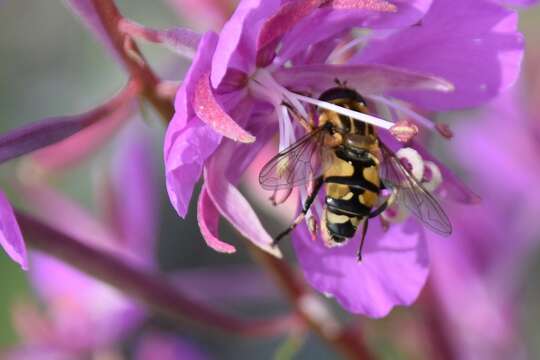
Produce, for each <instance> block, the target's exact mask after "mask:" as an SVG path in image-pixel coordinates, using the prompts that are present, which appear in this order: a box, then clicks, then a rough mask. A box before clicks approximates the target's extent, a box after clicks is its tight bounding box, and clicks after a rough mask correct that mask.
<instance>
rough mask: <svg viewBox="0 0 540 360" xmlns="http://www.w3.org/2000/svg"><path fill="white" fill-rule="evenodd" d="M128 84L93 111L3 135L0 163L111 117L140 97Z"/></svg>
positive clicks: (33, 125)
mask: <svg viewBox="0 0 540 360" xmlns="http://www.w3.org/2000/svg"><path fill="white" fill-rule="evenodd" d="M137 92H138V89H137V87H136V86H135V84H133V83H130V84H128V85H127V86H126V87H125V88H124V89H123V90H122V91H121V92H120V93H119V94H118V95H116V96H115V97H113V98H111V99H110V100H109V101H107V102H106V103H104V104H102V105H100V106H98V107H96V108H95V109H93V110H90V111H88V112H85V113H83V114H78V115H74V116H63V117H55V118H47V119H43V120H39V121H36V122H35V123H32V124H28V125H24V126H21V127H19V128H17V129H14V130H11V131H9V132H7V133H5V134H2V135H0V163H2V162H4V161H7V160H11V159H13V158H16V157H17V156H21V155H24V154H27V153H29V152H32V151H34V150H37V149H40V148H43V147H45V146H48V145H51V144H54V143H56V142H58V141H61V140H63V139H65V138H67V137H69V136H71V135H73V134H75V133H77V132H78V131H80V130H82V129H84V128H86V127H88V126H90V125H93V124H96V123H98V122H100V121H102V120H104V119H107V117H108V116H111V115H112V114H113V113H114V112H115V111H117V110H118V108H122V107H124V106H125V105H127V104H128V103H129V102H130V101H131V100H132V99H133V97H134V96H135V95H136V94H137Z"/></svg>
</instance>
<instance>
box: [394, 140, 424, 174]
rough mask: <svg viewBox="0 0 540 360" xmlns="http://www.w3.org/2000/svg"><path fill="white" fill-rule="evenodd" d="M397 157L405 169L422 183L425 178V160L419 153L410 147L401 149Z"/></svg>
mask: <svg viewBox="0 0 540 360" xmlns="http://www.w3.org/2000/svg"><path fill="white" fill-rule="evenodd" d="M396 156H397V157H398V159H399V160H400V161H401V163H402V164H403V166H404V167H405V169H407V170H408V171H409V172H410V173H411V174H412V176H414V178H415V179H416V180H418V181H422V179H423V178H424V168H425V166H424V160H423V159H422V156H420V154H419V153H418V151H416V150H414V149H413V148H410V147H404V148H401V149H399V151H398V152H397V153H396Z"/></svg>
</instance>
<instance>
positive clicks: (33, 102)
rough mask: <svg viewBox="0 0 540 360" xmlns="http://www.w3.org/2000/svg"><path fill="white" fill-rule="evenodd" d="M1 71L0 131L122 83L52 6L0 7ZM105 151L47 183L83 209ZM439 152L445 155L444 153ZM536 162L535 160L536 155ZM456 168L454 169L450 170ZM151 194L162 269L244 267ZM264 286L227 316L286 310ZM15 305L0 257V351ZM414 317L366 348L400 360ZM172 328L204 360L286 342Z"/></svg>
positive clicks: (537, 17) (310, 354)
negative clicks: (402, 330) (402, 332)
mask: <svg viewBox="0 0 540 360" xmlns="http://www.w3.org/2000/svg"><path fill="white" fill-rule="evenodd" d="M117 3H118V5H119V7H120V8H121V10H122V12H123V13H124V14H125V15H126V16H128V17H130V18H131V19H134V20H135V21H138V22H140V23H143V24H145V25H148V26H152V27H157V28H164V27H169V26H177V25H182V24H186V20H185V19H183V18H182V16H181V14H179V13H178V12H175V11H173V10H172V9H171V7H169V6H168V3H167V2H166V1H160V0H156V1H147V0H118V1H117ZM520 22H521V25H520V27H521V29H522V31H523V32H524V33H525V36H526V39H527V51H526V61H525V67H524V72H523V79H522V81H521V83H520V84H519V86H521V87H522V88H523V89H525V90H524V92H523V94H524V95H523V97H524V99H523V100H524V106H527V105H526V104H527V102H529V104H533V103H534V102H536V103H538V102H540V94H538V93H536V94H535V93H534V91H533V89H534V86H533V82H534V81H536V82H538V78H540V25H539V24H540V7H536V8H532V9H527V10H526V11H523V12H522V14H521V21H520ZM197 23H198V24H199V26H201V27H202V26H203V25H201V24H204V23H205V20H204V19H197ZM142 50H143V53H144V54H145V55H146V56H147V57H148V59H149V62H150V63H151V64H152V65H153V66H154V68H155V69H157V71H158V72H159V74H160V75H161V76H162V77H163V78H169V79H178V80H179V79H181V77H182V74H183V73H184V71H185V70H186V68H187V66H188V65H189V63H188V62H187V61H186V60H184V59H182V58H180V57H178V56H176V55H175V54H172V53H171V52H169V51H168V50H166V49H163V48H160V47H158V46H154V45H147V44H142ZM464 56H466V55H464ZM0 69H1V70H0V132H4V131H6V130H8V129H11V128H13V127H15V126H19V125H21V124H25V123H29V122H31V121H34V120H37V119H41V118H44V117H48V116H54V115H60V114H72V113H78V112H81V111H83V110H86V109H89V108H91V107H93V106H95V105H96V104H99V103H101V102H102V101H103V100H105V99H107V98H108V97H109V96H110V95H111V94H113V93H114V92H115V91H116V90H118V89H119V88H120V87H121V86H122V85H123V84H124V83H125V81H126V75H125V73H124V72H122V69H120V67H119V66H118V65H117V64H116V63H115V62H114V61H113V59H112V58H111V57H110V56H109V55H108V54H107V53H106V51H105V50H104V49H103V48H102V46H101V45H100V44H99V43H98V42H97V41H96V40H95V39H94V38H93V37H92V35H91V34H90V33H89V32H88V31H87V30H86V29H85V27H84V26H82V25H81V23H80V22H79V20H78V19H77V18H76V17H74V16H73V14H72V13H71V12H70V11H69V10H68V9H67V8H66V7H65V6H64V4H63V3H62V1H60V0H49V1H20V0H2V1H0ZM538 89H539V88H538V85H536V90H537V91H538ZM531 107H532V105H531ZM537 110H538V111H540V110H539V109H538V108H537ZM144 114H145V115H144V119H142V121H144V123H145V124H146V126H147V127H148V131H149V132H151V133H152V134H153V135H154V137H155V139H156V141H155V145H156V146H155V149H154V153H153V156H154V158H155V165H156V174H157V176H159V183H160V184H164V182H163V176H162V158H161V149H160V146H159V145H160V137H161V136H162V134H163V131H164V129H163V126H162V123H161V122H160V120H159V119H158V117H157V116H156V115H155V114H154V113H153V112H152V111H151V110H150V109H149V108H148V109H146V111H145V112H144ZM468 115H469V114H468ZM454 118H457V119H458V121H459V116H455V114H453V119H454ZM538 120H539V121H540V117H538ZM501 146H509V144H501ZM113 147H114V139H113V140H112V141H111V142H109V143H108V144H107V146H104V147H103V148H102V149H101V150H100V151H99V152H97V153H96V154H95V155H93V156H92V157H91V159H90V160H88V161H86V162H84V163H83V164H81V165H80V166H76V167H74V168H73V169H71V170H69V171H68V172H66V173H65V174H64V175H62V176H61V177H58V178H57V179H55V185H56V186H57V187H58V188H60V189H62V190H63V191H65V192H66V193H67V194H69V196H71V197H73V198H74V199H76V200H78V201H80V202H81V203H83V204H86V206H89V207H91V206H92V199H93V195H92V192H91V189H92V186H93V182H94V181H95V180H96V178H98V177H99V173H100V172H102V171H103V169H104V168H107V167H108V166H109V165H108V163H109V157H110V153H111V151H112V148H113ZM439 150H440V151H441V152H442V154H443V156H444V147H442V148H441V149H439ZM537 157H538V161H540V154H537ZM459 170H460V169H459V168H456V171H457V172H458V173H459ZM18 172H20V168H19V167H18V166H17V162H16V161H12V162H10V163H7V164H4V165H2V166H1V167H0V187H1V188H2V189H5V190H6V192H7V194H8V195H9V196H10V199H11V200H13V202H14V204H15V205H16V206H21V207H28V206H31V204H29V203H23V202H22V200H21V199H19V198H18V197H17V194H16V192H15V191H14V189H13V187H12V182H11V179H12V178H13V176H20V174H19V173H18ZM462 175H464V176H465V174H462ZM22 176H24V174H23V175H22ZM464 180H467V179H466V178H465V179H464ZM538 186H540V184H538ZM528 190H529V191H534V190H535V189H528ZM159 191H160V192H161V204H162V206H161V208H160V209H159V214H160V232H159V246H158V248H157V249H156V252H157V256H158V259H159V263H160V266H161V268H162V269H163V270H164V271H179V270H193V269H207V268H209V267H213V268H218V269H220V268H221V269H225V270H224V271H226V269H227V267H228V266H234V265H240V266H250V264H251V260H250V258H249V256H248V254H246V253H245V251H239V252H237V253H236V254H235V255H233V256H224V255H220V254H218V253H216V252H214V251H212V250H211V249H209V248H208V247H207V246H206V245H205V243H204V241H203V239H202V237H201V235H200V234H199V231H198V227H197V225H196V219H195V214H194V211H190V215H189V216H188V217H187V219H186V220H185V221H182V220H180V219H179V218H178V217H177V215H176V214H175V213H174V210H173V209H172V207H171V206H170V205H169V203H168V200H167V199H166V195H165V192H164V188H163V186H162V187H160V189H159ZM501 191H504V190H503V189H502V190H501ZM535 191H540V190H538V189H536V190H535ZM516 206H519V204H517V205H516ZM265 219H266V220H265V225H267V226H268V229H269V231H270V232H271V233H276V232H277V231H278V230H280V229H281V228H282V227H283V223H282V222H281V221H280V220H278V219H277V218H273V217H272V215H269V216H266V217H265ZM224 228H225V231H224V237H225V238H226V241H229V239H230V241H231V242H232V243H238V241H237V240H236V239H235V235H233V232H232V231H230V229H228V228H227V227H226V226H224ZM511 240H512V239H509V241H511ZM538 243H539V244H540V234H538ZM285 249H286V256H287V257H288V258H289V259H294V256H292V254H291V251H290V247H289V246H288V245H286V246H285ZM529 259H530V260H531V261H530V263H528V264H527V265H526V268H527V271H526V274H527V275H526V278H525V279H516V281H520V282H522V284H521V285H520V286H521V289H522V290H521V291H522V292H523V294H524V299H525V301H524V302H522V303H520V304H519V306H520V309H519V314H520V320H519V326H520V327H521V330H522V332H523V334H524V335H525V342H526V345H527V347H528V349H529V351H530V355H531V358H540V307H539V306H538V304H540V282H539V281H538V278H539V276H540V252H536V253H534V254H532V255H531V256H530V257H529ZM261 276H264V275H261ZM263 279H264V277H263ZM51 281H54V279H51ZM267 281H268V283H269V285H268V289H267V292H268V294H270V295H271V296H267V297H263V298H261V299H256V300H253V301H249V302H243V303H242V305H241V306H240V305H230V306H231V307H233V310H234V311H237V312H239V313H244V314H253V315H256V314H266V313H268V312H276V313H279V312H280V311H282V310H284V309H287V305H286V304H285V303H284V302H283V301H282V300H279V296H277V294H276V293H274V291H273V289H272V286H271V285H270V281H269V280H267ZM225 289H226V287H224V291H225ZM272 294H273V295H272ZM18 302H38V300H37V299H36V298H35V295H34V293H33V291H32V289H31V286H30V284H29V282H28V280H27V278H26V276H25V273H24V272H22V271H21V270H20V268H19V267H18V266H17V265H16V264H14V263H13V262H11V261H10V260H9V259H8V258H7V256H5V255H4V254H0V348H7V347H10V346H13V345H14V344H16V343H17V341H18V338H17V335H16V333H15V331H14V328H13V325H12V319H11V309H12V307H13V305H14V304H15V303H18ZM334 307H335V310H336V311H337V312H338V314H339V316H340V317H341V318H343V319H345V320H346V319H348V318H350V315H348V314H346V313H344V312H343V311H341V310H340V309H339V307H337V306H334ZM415 316H417V314H416V310H415V307H412V308H398V309H395V310H394V311H393V312H392V313H391V315H390V316H389V317H387V318H386V319H384V320H377V321H375V320H367V319H366V320H364V322H365V324H366V328H367V329H370V330H368V331H367V333H366V336H367V337H368V341H369V342H370V343H371V344H372V345H374V348H375V349H377V350H376V351H377V353H379V354H380V355H384V356H385V357H386V358H388V359H391V358H407V354H406V351H405V350H403V347H401V345H400V344H396V343H395V342H394V341H393V340H392V339H391V338H390V336H389V334H392V333H393V332H396V331H398V332H399V330H396V325H395V324H399V323H400V322H402V321H403V319H408V318H411V317H413V318H414V317H415ZM156 321H162V320H159V319H158V320H156ZM397 328H398V329H399V327H397ZM174 331H176V332H178V334H180V335H181V336H183V337H184V338H186V339H188V340H189V341H192V342H193V343H194V344H195V345H196V346H199V347H200V348H202V349H203V351H205V352H207V354H208V356H209V357H210V358H221V359H238V358H258V359H266V358H271V357H272V356H274V355H275V352H276V349H277V348H279V346H280V344H281V343H283V341H285V339H283V338H272V339H269V340H262V339H255V340H253V339H242V338H238V337H228V336H224V335H220V334H216V333H205V332H204V331H201V330H200V329H190V328H175V329H174ZM398 336H399V334H398ZM305 341H306V343H305V344H304V345H303V346H302V347H301V349H300V350H299V352H298V353H297V354H296V357H297V358H306V359H307V358H310V359H315V358H319V359H327V358H330V357H335V356H336V355H335V353H334V352H333V351H332V350H330V349H328V348H327V347H326V345H324V344H322V343H321V342H320V341H319V340H318V339H317V338H316V337H315V336H312V335H310V336H309V337H308V338H307V339H306V340H305Z"/></svg>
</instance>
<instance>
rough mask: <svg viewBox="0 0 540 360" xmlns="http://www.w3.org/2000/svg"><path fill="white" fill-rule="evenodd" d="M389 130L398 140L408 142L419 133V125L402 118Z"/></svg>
mask: <svg viewBox="0 0 540 360" xmlns="http://www.w3.org/2000/svg"><path fill="white" fill-rule="evenodd" d="M389 131H390V134H392V136H393V137H395V138H396V140H398V141H399V142H402V143H406V142H409V141H410V140H411V139H412V138H414V137H415V136H416V135H417V134H418V126H416V124H414V123H412V122H410V121H409V120H405V119H402V120H399V121H398V122H396V124H395V125H394V126H392V127H391V128H390V130H389Z"/></svg>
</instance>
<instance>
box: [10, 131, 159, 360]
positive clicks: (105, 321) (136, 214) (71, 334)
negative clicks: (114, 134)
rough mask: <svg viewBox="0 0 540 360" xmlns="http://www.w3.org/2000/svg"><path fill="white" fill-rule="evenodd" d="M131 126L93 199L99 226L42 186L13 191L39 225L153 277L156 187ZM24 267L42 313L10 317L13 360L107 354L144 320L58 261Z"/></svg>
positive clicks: (39, 259) (141, 137)
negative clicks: (16, 335)
mask: <svg viewBox="0 0 540 360" xmlns="http://www.w3.org/2000/svg"><path fill="white" fill-rule="evenodd" d="M138 126H139V127H137V128H134V127H130V128H129V129H127V130H128V131H127V132H126V133H124V134H123V136H122V137H121V139H120V141H119V143H118V144H117V145H118V151H117V152H116V154H115V156H114V157H113V161H112V165H113V166H111V172H110V173H109V174H107V175H106V177H107V178H108V179H109V180H108V181H107V182H106V183H105V188H106V189H108V190H107V191H106V192H105V193H106V196H105V197H103V199H101V200H104V199H106V202H103V201H101V205H102V206H101V208H102V213H103V214H104V215H106V219H105V220H106V221H101V220H100V219H98V218H96V217H95V216H94V215H92V214H90V213H89V211H88V210H86V209H83V208H81V206H80V205H78V204H77V203H75V202H74V201H73V200H70V199H68V198H66V197H65V196H63V195H61V194H60V193H58V192H56V191H55V190H53V189H52V188H49V187H47V186H46V185H40V184H31V183H30V184H27V185H21V189H20V190H21V194H23V195H24V196H25V197H27V199H28V200H31V201H32V205H33V211H34V212H35V216H36V217H37V218H39V219H41V220H42V221H43V222H45V223H47V224H49V225H50V226H52V227H55V228H57V229H58V230H61V231H63V232H65V233H66V234H68V235H70V236H73V237H75V238H77V239H80V240H81V241H84V242H87V243H89V244H92V245H93V246H96V247H98V248H101V249H104V250H107V251H110V252H112V253H113V254H116V255H118V256H120V257H122V258H123V259H125V260H126V261H129V262H132V263H134V264H137V266H139V267H145V268H147V269H149V270H153V269H155V268H156V265H155V260H154V252H155V249H154V246H155V244H156V240H157V239H156V234H157V227H156V226H157V212H156V205H157V203H156V201H157V198H156V191H155V189H156V188H157V185H156V182H155V181H154V180H153V179H152V174H153V173H155V171H154V170H153V162H154V161H153V160H152V156H151V153H152V149H151V147H150V143H149V138H148V137H147V136H145V134H144V132H147V131H148V129H141V128H140V127H142V126H143V125H142V124H139V125H138ZM126 180H128V181H126ZM101 190H103V188H102V189H101ZM58 214H62V216H61V217H59V216H58ZM31 263H32V267H31V271H30V277H31V281H32V285H33V286H34V288H35V290H36V292H37V294H38V296H39V298H40V299H41V300H42V301H43V302H44V304H45V305H46V310H47V312H46V315H40V314H39V313H38V312H37V310H32V308H28V307H24V306H23V307H21V308H20V309H19V311H17V314H18V315H17V316H16V326H17V328H18V329H19V331H20V332H21V336H22V337H23V338H24V339H25V340H26V343H25V344H24V346H22V347H21V348H19V349H16V351H14V352H13V353H14V358H36V359H38V358H42V357H41V356H46V355H50V356H52V357H54V356H58V358H73V357H81V356H84V354H86V355H88V354H92V353H94V354H99V353H104V352H107V351H111V350H114V349H113V348H114V346H115V343H116V342H118V341H119V340H121V339H123V338H124V337H125V336H126V335H127V334H129V332H130V331H133V330H134V329H135V327H136V326H138V325H139V324H140V322H141V321H142V320H143V318H144V311H143V309H142V308H141V307H140V306H139V305H138V304H136V303H134V302H133V301H132V300H130V299H129V298H126V297H125V296H124V295H123V294H121V293H120V292H119V291H118V290H117V289H115V288H113V287H111V286H110V285H108V284H105V283H103V282H101V281H98V280H95V279H94V278H92V277H90V276H89V275H87V274H84V273H81V272H80V271H78V270H76V269H74V268H72V267H71V266H69V265H66V264H64V263H62V262H61V261H59V260H56V259H54V258H52V257H49V256H47V255H44V254H41V253H34V254H32V256H31ZM32 314H34V315H32ZM31 354H34V356H35V357H31Z"/></svg>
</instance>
